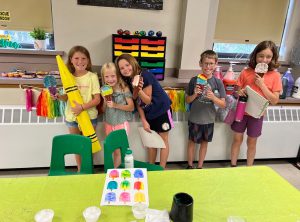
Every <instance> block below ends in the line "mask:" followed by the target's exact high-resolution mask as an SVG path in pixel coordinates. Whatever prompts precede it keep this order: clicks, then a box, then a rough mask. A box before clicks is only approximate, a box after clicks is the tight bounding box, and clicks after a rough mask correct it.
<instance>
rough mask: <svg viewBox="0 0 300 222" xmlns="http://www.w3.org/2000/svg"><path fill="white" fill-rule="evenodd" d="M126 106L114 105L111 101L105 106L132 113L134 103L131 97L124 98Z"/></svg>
mask: <svg viewBox="0 0 300 222" xmlns="http://www.w3.org/2000/svg"><path fill="white" fill-rule="evenodd" d="M126 91H127V92H129V89H126ZM125 99H126V103H127V104H125V105H124V104H118V103H114V102H113V101H109V102H107V106H108V107H110V108H115V109H120V110H123V111H128V112H132V111H133V110H134V103H133V100H132V98H131V97H125Z"/></svg>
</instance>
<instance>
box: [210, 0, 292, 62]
mask: <svg viewBox="0 0 300 222" xmlns="http://www.w3.org/2000/svg"><path fill="white" fill-rule="evenodd" d="M289 4H290V1H289V0H243V1H240V0H219V6H218V15H217V22H216V29H215V35H214V46H213V49H214V50H215V51H216V52H218V54H219V57H220V58H248V56H249V54H250V53H251V52H252V50H253V49H254V48H255V46H256V45H257V44H258V43H259V42H261V41H263V40H272V41H274V42H275V44H276V45H277V46H280V44H281V41H282V36H283V32H284V28H285V22H286V17H287V12H288V7H289Z"/></svg>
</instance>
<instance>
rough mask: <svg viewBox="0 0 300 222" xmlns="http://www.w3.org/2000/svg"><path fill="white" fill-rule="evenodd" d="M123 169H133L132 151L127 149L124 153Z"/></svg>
mask: <svg viewBox="0 0 300 222" xmlns="http://www.w3.org/2000/svg"><path fill="white" fill-rule="evenodd" d="M124 161H125V168H134V164H133V162H134V161H133V155H132V150H131V149H127V150H126V153H125V158H124Z"/></svg>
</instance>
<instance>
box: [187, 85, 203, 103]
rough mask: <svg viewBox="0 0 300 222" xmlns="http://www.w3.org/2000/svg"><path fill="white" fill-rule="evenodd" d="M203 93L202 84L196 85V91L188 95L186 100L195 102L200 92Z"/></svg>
mask: <svg viewBox="0 0 300 222" xmlns="http://www.w3.org/2000/svg"><path fill="white" fill-rule="evenodd" d="M201 93H202V91H201V89H200V86H197V85H196V86H195V89H194V93H193V94H192V95H190V96H189V95H187V96H186V97H185V101H186V103H188V104H189V103H191V102H193V101H194V100H195V99H196V98H197V97H198V96H199V95H200V94H201Z"/></svg>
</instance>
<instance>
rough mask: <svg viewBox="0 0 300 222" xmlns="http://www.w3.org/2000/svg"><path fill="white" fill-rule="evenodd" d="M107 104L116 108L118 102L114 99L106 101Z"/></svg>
mask: <svg viewBox="0 0 300 222" xmlns="http://www.w3.org/2000/svg"><path fill="white" fill-rule="evenodd" d="M106 105H107V107H109V108H116V104H115V103H114V102H113V101H106Z"/></svg>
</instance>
